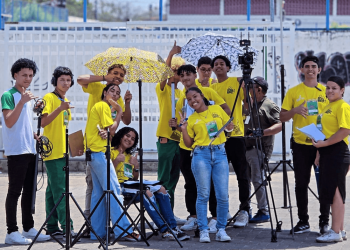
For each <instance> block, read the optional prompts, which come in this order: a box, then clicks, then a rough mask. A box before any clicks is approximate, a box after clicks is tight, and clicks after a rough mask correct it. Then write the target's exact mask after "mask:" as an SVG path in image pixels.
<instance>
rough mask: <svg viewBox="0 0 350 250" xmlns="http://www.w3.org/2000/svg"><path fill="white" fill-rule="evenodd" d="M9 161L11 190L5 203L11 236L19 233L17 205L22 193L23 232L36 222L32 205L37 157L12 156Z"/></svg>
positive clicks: (26, 155)
mask: <svg viewBox="0 0 350 250" xmlns="http://www.w3.org/2000/svg"><path fill="white" fill-rule="evenodd" d="M7 160H8V161H7V166H8V178H9V188H8V191H7V197H6V203H5V209H6V224H7V233H8V234H10V233H12V232H16V231H18V227H17V203H18V198H19V196H20V195H21V192H22V199H21V207H22V225H23V230H24V231H26V232H27V231H28V230H29V229H31V228H32V227H34V220H33V216H32V213H31V203H32V190H33V179H34V168H35V155H34V154H23V155H12V156H8V157H7ZM22 189H23V191H22Z"/></svg>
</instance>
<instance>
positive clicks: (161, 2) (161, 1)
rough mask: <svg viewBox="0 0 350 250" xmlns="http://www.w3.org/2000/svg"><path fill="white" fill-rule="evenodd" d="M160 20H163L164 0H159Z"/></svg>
mask: <svg viewBox="0 0 350 250" xmlns="http://www.w3.org/2000/svg"><path fill="white" fill-rule="evenodd" d="M159 21H163V0H159Z"/></svg>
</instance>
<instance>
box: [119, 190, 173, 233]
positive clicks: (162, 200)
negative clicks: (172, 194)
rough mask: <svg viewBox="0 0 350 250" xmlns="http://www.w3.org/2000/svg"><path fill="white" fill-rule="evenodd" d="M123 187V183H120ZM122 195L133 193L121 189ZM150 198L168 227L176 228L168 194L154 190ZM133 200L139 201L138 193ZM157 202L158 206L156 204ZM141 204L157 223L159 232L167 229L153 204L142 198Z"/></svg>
mask: <svg viewBox="0 0 350 250" xmlns="http://www.w3.org/2000/svg"><path fill="white" fill-rule="evenodd" d="M121 186H122V187H123V184H121ZM123 195H131V196H132V195H134V194H132V193H127V192H124V191H123ZM150 200H151V201H152V203H153V205H154V206H155V207H156V208H158V210H160V214H161V215H162V216H163V218H164V220H165V221H166V222H167V223H168V225H169V227H170V228H171V229H174V228H176V226H177V224H176V220H175V218H174V213H173V210H172V208H171V204H170V198H169V195H168V194H163V193H161V192H155V193H153V196H152V197H150ZM135 201H140V195H138V196H137V197H136V198H135ZM157 203H158V205H159V207H158V206H157ZM143 204H144V206H145V209H146V211H147V213H148V214H149V216H150V217H151V219H152V220H153V222H154V223H155V224H156V225H157V227H158V228H159V229H160V230H159V231H160V232H161V233H164V232H165V231H167V230H168V228H167V227H166V226H165V224H164V222H163V220H162V219H161V218H160V216H159V215H158V213H157V212H156V211H155V210H154V208H153V206H152V205H151V204H149V201H148V199H145V198H144V199H143Z"/></svg>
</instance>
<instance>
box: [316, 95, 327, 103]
mask: <svg viewBox="0 0 350 250" xmlns="http://www.w3.org/2000/svg"><path fill="white" fill-rule="evenodd" d="M317 101H318V102H325V101H326V100H325V99H324V98H323V96H319V97H318V99H317Z"/></svg>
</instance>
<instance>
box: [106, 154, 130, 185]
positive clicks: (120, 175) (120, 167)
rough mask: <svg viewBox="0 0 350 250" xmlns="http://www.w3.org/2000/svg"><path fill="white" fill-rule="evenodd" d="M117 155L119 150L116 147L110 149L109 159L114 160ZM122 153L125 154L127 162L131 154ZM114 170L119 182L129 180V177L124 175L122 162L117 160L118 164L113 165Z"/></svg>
mask: <svg viewBox="0 0 350 250" xmlns="http://www.w3.org/2000/svg"><path fill="white" fill-rule="evenodd" d="M118 155H119V151H118V150H117V149H112V150H111V160H112V161H114V160H115V158H117V157H118ZM124 155H125V162H126V163H129V161H130V156H131V155H130V154H126V153H125V152H124ZM129 164H130V163H129ZM130 165H131V164H130ZM131 167H132V169H134V166H133V165H131ZM115 172H116V173H117V177H118V181H119V183H123V182H124V181H127V180H129V177H127V176H125V175H124V162H119V164H118V165H117V166H116V167H115Z"/></svg>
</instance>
